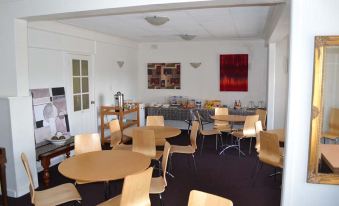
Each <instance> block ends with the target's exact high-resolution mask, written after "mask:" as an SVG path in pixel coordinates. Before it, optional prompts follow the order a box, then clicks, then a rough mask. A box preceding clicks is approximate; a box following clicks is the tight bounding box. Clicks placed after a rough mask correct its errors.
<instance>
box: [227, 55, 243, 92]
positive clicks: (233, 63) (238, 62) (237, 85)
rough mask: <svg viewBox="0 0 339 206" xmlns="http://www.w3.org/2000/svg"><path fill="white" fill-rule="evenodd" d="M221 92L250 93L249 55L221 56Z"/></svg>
mask: <svg viewBox="0 0 339 206" xmlns="http://www.w3.org/2000/svg"><path fill="white" fill-rule="evenodd" d="M220 91H248V54H222V55H220Z"/></svg>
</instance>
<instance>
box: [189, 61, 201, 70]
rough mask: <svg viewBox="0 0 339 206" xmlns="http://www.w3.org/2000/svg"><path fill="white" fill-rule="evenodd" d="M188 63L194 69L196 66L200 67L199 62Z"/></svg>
mask: <svg viewBox="0 0 339 206" xmlns="http://www.w3.org/2000/svg"><path fill="white" fill-rule="evenodd" d="M190 65H191V66H192V67H193V68H194V69H196V68H198V67H200V65H201V62H191V63H190Z"/></svg>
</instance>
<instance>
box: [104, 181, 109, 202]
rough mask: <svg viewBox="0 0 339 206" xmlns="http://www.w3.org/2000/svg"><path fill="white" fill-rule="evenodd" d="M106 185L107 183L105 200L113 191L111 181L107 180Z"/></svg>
mask: <svg viewBox="0 0 339 206" xmlns="http://www.w3.org/2000/svg"><path fill="white" fill-rule="evenodd" d="M104 185H105V200H108V199H109V196H110V193H111V188H110V185H109V181H105V183H104Z"/></svg>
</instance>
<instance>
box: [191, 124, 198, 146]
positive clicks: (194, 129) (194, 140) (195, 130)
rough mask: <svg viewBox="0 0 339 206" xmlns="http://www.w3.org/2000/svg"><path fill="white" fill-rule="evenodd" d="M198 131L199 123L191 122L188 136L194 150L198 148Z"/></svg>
mask: <svg viewBox="0 0 339 206" xmlns="http://www.w3.org/2000/svg"><path fill="white" fill-rule="evenodd" d="M198 130H199V122H198V121H193V122H192V129H191V134H190V140H191V145H192V147H193V148H194V149H197V148H198V146H197V135H198Z"/></svg>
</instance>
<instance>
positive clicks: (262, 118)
mask: <svg viewBox="0 0 339 206" xmlns="http://www.w3.org/2000/svg"><path fill="white" fill-rule="evenodd" d="M255 114H257V115H259V120H260V121H261V125H262V127H263V128H266V117H267V111H266V110H264V109H257V110H255Z"/></svg>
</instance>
